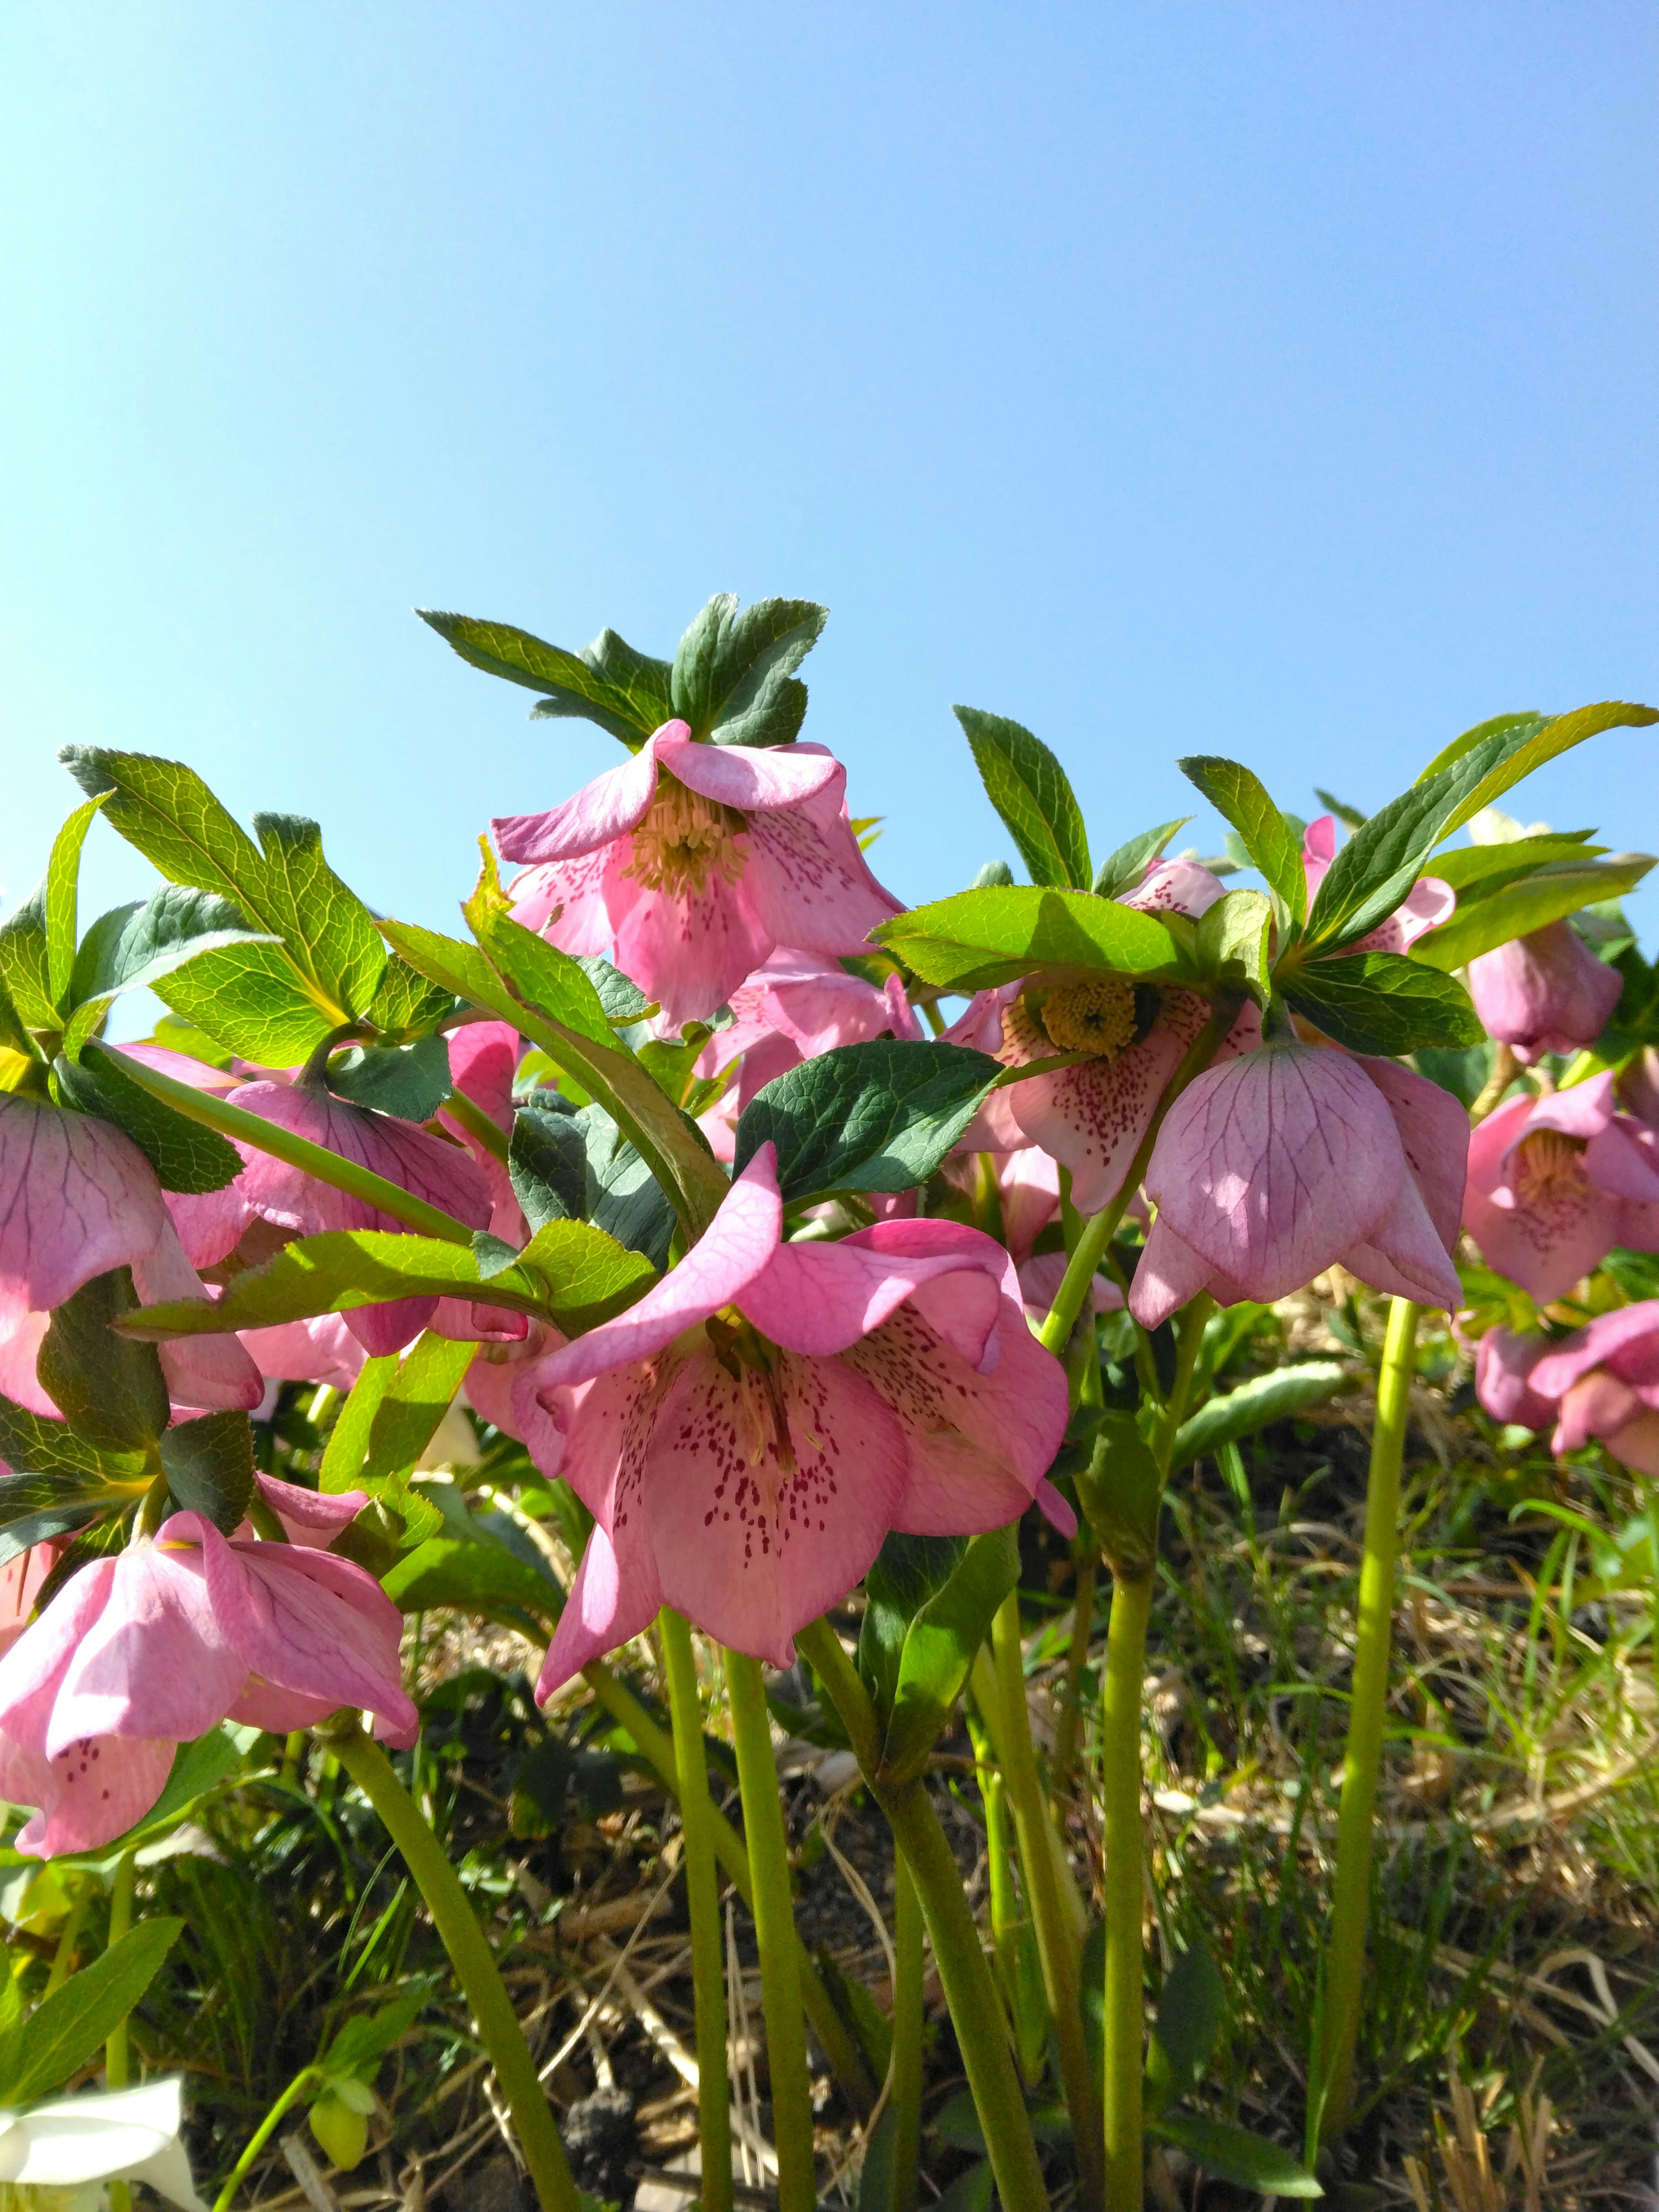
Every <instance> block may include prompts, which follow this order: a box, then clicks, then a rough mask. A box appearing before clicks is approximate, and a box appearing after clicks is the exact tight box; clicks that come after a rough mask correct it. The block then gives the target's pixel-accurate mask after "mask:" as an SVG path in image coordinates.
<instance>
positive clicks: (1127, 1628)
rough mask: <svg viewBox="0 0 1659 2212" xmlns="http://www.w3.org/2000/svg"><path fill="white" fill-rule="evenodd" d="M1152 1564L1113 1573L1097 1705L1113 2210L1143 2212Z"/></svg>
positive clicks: (1109, 2185) (1109, 2177)
mask: <svg viewBox="0 0 1659 2212" xmlns="http://www.w3.org/2000/svg"><path fill="white" fill-rule="evenodd" d="M1151 1615H1152V1565H1151V1564H1150V1562H1147V1563H1146V1564H1145V1565H1143V1566H1142V1568H1141V1571H1140V1572H1139V1574H1137V1575H1135V1576H1134V1577H1133V1578H1131V1577H1128V1576H1127V1575H1124V1574H1122V1573H1120V1572H1114V1574H1113V1577H1112V1606H1111V1614H1110V1618H1109V1623H1108V1626H1107V1632H1106V1674H1105V1680H1104V1682H1103V1686H1102V1692H1101V1705H1100V1813H1101V1831H1102V1838H1103V1842H1104V1844H1105V1850H1106V1875H1105V1921H1106V1929H1105V1933H1106V2009H1105V2019H1104V2027H1105V2042H1106V2109H1105V2136H1106V2207H1107V2212H1141V2203H1142V2199H1143V2194H1144V2190H1145V2181H1144V2174H1145V2166H1146V2154H1145V2150H1144V2148H1143V2142H1142V2115H1141V2100H1140V2084H1141V2074H1142V2069H1143V2067H1144V2064H1145V2060H1144V2057H1143V2054H1142V2049H1141V2045H1142V2041H1143V2038H1144V2034H1145V2016H1144V2003H1145V2001H1144V1999H1143V1996H1142V1994H1141V1977H1142V1972H1143V1964H1142V1958H1141V1869H1140V1853H1141V1832H1140V1700H1141V1683H1142V1680H1143V1678H1144V1676H1145V1673H1146V1624H1147V1622H1148V1620H1149V1619H1150V1618H1151Z"/></svg>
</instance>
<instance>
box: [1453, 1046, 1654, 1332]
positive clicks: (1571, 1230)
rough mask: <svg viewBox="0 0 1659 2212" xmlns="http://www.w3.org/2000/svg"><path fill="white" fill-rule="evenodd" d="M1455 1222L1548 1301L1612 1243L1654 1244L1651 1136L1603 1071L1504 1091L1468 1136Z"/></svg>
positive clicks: (1648, 1247)
mask: <svg viewBox="0 0 1659 2212" xmlns="http://www.w3.org/2000/svg"><path fill="white" fill-rule="evenodd" d="M1463 1225H1464V1227H1465V1228H1466V1229H1467V1230H1468V1232H1469V1234H1470V1236H1471V1237H1473V1238H1474V1241H1475V1243H1477V1244H1478V1245H1479V1246H1480V1251H1481V1254H1482V1256H1483V1257H1484V1258H1485V1259H1486V1262H1487V1264H1488V1265H1489V1266H1491V1267H1495V1268H1497V1269H1498V1273H1500V1274H1504V1275H1507V1276H1509V1278H1510V1280H1511V1281H1512V1282H1516V1283H1519V1284H1520V1285H1521V1287H1522V1290H1524V1291H1529V1292H1530V1293H1531V1295H1532V1297H1534V1298H1535V1299H1536V1300H1537V1302H1538V1304H1540V1305H1547V1304H1549V1303H1550V1302H1551V1300H1552V1299H1554V1298H1559V1297H1565V1296H1566V1294H1567V1292H1568V1291H1571V1288H1572V1286H1573V1285H1574V1284H1575V1283H1577V1282H1578V1281H1579V1280H1580V1279H1581V1278H1583V1276H1585V1275H1588V1274H1589V1273H1591V1272H1592V1271H1593V1270H1594V1269H1595V1268H1596V1267H1600V1266H1601V1262H1602V1261H1603V1260H1605V1259H1606V1257H1607V1254H1608V1253H1609V1252H1610V1251H1611V1250H1612V1249H1613V1246H1614V1245H1615V1244H1623V1245H1626V1246H1629V1247H1630V1248H1631V1249H1632V1250H1635V1251H1656V1250H1659V1139H1656V1137H1655V1136H1654V1133H1653V1132H1652V1131H1651V1130H1650V1129H1648V1128H1646V1127H1644V1125H1643V1124H1642V1123H1641V1122H1639V1121H1637V1120H1636V1118H1635V1117H1634V1115H1629V1114H1621V1113H1620V1111H1619V1110H1618V1107H1617V1103H1616V1101H1615V1099H1614V1096H1613V1077H1612V1075H1611V1073H1605V1074H1601V1075H1596V1076H1592V1077H1591V1079H1590V1080H1589V1082H1588V1083H1579V1084H1575V1085H1574V1086H1573V1087H1572V1089H1571V1090H1570V1091H1554V1092H1552V1093H1551V1094H1549V1095H1548V1096H1547V1097H1540V1098H1512V1099H1510V1102H1509V1103H1508V1104H1507V1105H1506V1106H1500V1107H1499V1108H1498V1111H1497V1112H1496V1113H1495V1114H1491V1115H1487V1117H1486V1120H1485V1121H1482V1122H1481V1124H1480V1127H1479V1128H1477V1129H1476V1131H1475V1132H1474V1136H1473V1137H1472V1138H1471V1139H1469V1182H1468V1191H1467V1193H1466V1194H1465V1196H1464V1200H1463Z"/></svg>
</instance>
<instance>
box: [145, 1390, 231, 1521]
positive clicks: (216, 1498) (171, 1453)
mask: <svg viewBox="0 0 1659 2212" xmlns="http://www.w3.org/2000/svg"><path fill="white" fill-rule="evenodd" d="M161 1464H162V1466H163V1467H164V1468H166V1469H167V1488H168V1490H169V1491H170V1492H172V1493H173V1503H174V1504H175V1505H177V1506H179V1509H180V1510H182V1511H184V1512H185V1513H199V1514H200V1515H201V1516H202V1518H203V1519H204V1521H211V1522H212V1523H213V1525H214V1527H215V1528H216V1529H217V1530H218V1531H219V1534H221V1535H222V1536H228V1535H230V1534H233V1533H234V1530H235V1528H236V1527H237V1525H238V1524H239V1522H240V1520H241V1518H242V1516H243V1515H244V1514H245V1513H246V1511H247V1509H248V1504H249V1501H250V1500H251V1499H252V1496H253V1430H252V1425H251V1424H250V1423H249V1420H248V1417H247V1415H246V1413H204V1414H202V1415H200V1416H199V1417H198V1418H197V1419H196V1420H193V1421H180V1422H179V1423H178V1424H177V1425H175V1426H174V1427H173V1428H170V1429H168V1430H167V1431H166V1433H165V1434H164V1435H163V1437H162V1438H161Z"/></svg>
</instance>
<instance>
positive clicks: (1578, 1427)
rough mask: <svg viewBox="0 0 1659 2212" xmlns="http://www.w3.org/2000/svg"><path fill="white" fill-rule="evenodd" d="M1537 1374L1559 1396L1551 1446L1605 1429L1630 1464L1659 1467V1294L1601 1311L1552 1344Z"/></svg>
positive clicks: (1541, 1387) (1538, 1388) (1538, 1383)
mask: <svg viewBox="0 0 1659 2212" xmlns="http://www.w3.org/2000/svg"><path fill="white" fill-rule="evenodd" d="M1531 1381H1532V1387H1533V1389H1534V1391H1535V1392H1536V1393H1537V1395H1539V1397H1541V1398H1543V1399H1547V1400H1553V1401H1555V1405H1556V1425H1555V1434H1554V1436H1553V1437H1552V1438H1551V1440H1550V1449H1552V1450H1553V1451H1556V1452H1568V1451H1577V1449H1579V1448H1580V1446H1582V1445H1583V1444H1587V1443H1589V1442H1590V1440H1591V1438H1592V1437H1600V1438H1601V1441H1602V1443H1605V1444H1606V1446H1607V1449H1608V1450H1609V1451H1610V1452H1611V1453H1612V1454H1613V1457H1614V1458H1615V1459H1617V1460H1622V1461H1623V1462H1624V1464H1625V1465H1626V1467H1630V1468H1635V1469H1636V1471H1637V1473H1638V1474H1651V1475H1659V1298H1644V1300H1643V1301H1642V1302H1641V1304H1639V1305H1633V1306H1621V1307H1620V1309H1619V1310H1617V1311H1616V1312H1614V1313H1606V1314H1598V1315H1597V1316H1596V1318H1595V1320H1594V1321H1593V1322H1590V1324H1589V1328H1581V1329H1578V1330H1577V1331H1576V1332H1575V1333H1574V1334H1572V1335H1571V1336H1570V1337H1567V1338H1566V1339H1565V1340H1564V1341H1563V1342H1562V1343H1560V1344H1559V1345H1557V1346H1554V1347H1553V1349H1552V1350H1551V1351H1549V1352H1547V1355H1546V1357H1545V1358H1542V1359H1541V1360H1540V1361H1539V1362H1538V1364H1537V1365H1536V1366H1535V1367H1534V1369H1533V1370H1532V1377H1531Z"/></svg>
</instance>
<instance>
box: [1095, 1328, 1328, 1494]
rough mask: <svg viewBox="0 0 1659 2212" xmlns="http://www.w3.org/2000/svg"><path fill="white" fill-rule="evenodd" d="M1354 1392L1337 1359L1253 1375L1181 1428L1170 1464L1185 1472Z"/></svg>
mask: <svg viewBox="0 0 1659 2212" xmlns="http://www.w3.org/2000/svg"><path fill="white" fill-rule="evenodd" d="M1351 1388H1352V1376H1350V1375H1349V1374H1348V1371H1347V1370H1346V1368H1344V1367H1340V1366H1339V1365H1338V1364H1337V1363H1336V1361H1335V1360H1334V1359H1305V1360H1302V1361H1300V1362H1299V1363H1298V1364H1297V1365H1296V1366H1294V1367H1276V1368H1275V1369H1274V1370H1273V1372H1272V1373H1271V1374H1269V1375H1255V1376H1251V1378H1250V1380H1249V1382H1248V1383H1240V1384H1239V1386H1238V1388H1237V1389H1236V1390H1228V1391H1225V1392H1224V1393H1223V1394H1222V1395H1221V1396H1219V1397H1217V1398H1212V1399H1211V1401H1210V1402H1209V1404H1208V1405H1207V1406H1202V1407H1200V1408H1199V1410H1198V1412H1197V1413H1194V1415H1193V1416H1192V1418H1191V1419H1189V1420H1186V1421H1183V1422H1182V1425H1181V1428H1180V1430H1179V1431H1178V1432H1177V1434H1176V1441H1175V1449H1174V1451H1173V1452H1172V1453H1171V1454H1170V1467H1171V1468H1182V1467H1185V1466H1187V1465H1188V1463H1189V1462H1191V1461H1193V1460H1195V1459H1202V1458H1203V1457H1204V1456H1205V1455H1206V1453H1207V1452H1213V1451H1219V1450H1220V1449H1221V1447H1222V1446H1223V1444H1232V1443H1237V1442H1238V1440H1239V1438H1240V1437H1253V1436H1254V1435H1255V1433H1256V1431H1257V1430H1258V1429H1265V1428H1267V1426H1268V1425H1269V1424H1270V1423H1272V1422H1273V1421H1282V1420H1285V1419H1288V1418H1289V1416H1290V1415H1291V1414H1292V1413H1301V1412H1302V1411H1303V1410H1304V1407H1309V1406H1322V1405H1323V1404H1324V1402H1325V1401H1326V1400H1327V1399H1328V1398H1333V1397H1334V1396H1335V1395H1336V1394H1337V1392H1338V1391H1339V1390H1346V1389H1351ZM1091 1517H1092V1516H1091Z"/></svg>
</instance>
